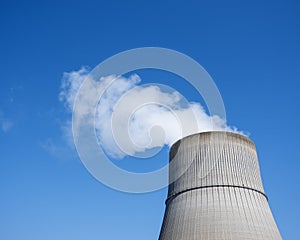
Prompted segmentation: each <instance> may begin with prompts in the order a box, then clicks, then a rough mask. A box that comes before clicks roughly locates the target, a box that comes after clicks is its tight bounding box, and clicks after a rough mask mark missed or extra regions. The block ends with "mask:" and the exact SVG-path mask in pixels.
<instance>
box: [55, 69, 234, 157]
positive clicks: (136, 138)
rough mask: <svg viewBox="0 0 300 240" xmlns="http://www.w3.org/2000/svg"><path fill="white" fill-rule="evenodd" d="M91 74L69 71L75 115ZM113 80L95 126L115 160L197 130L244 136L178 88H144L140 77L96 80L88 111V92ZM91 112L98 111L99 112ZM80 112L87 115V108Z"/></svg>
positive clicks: (66, 82)
mask: <svg viewBox="0 0 300 240" xmlns="http://www.w3.org/2000/svg"><path fill="white" fill-rule="evenodd" d="M88 73H89V71H88V69H87V68H85V67H83V68H81V69H80V70H79V71H73V72H70V73H64V76H63V80H62V85H61V91H60V95H59V97H60V100H61V101H62V102H63V103H64V104H65V106H66V108H67V109H68V110H69V111H72V109H73V105H74V101H75V98H76V94H77V92H78V90H79V88H80V86H81V84H82V82H83V81H84V80H85V78H86V76H87V75H88ZM112 79H114V81H113V83H112V84H111V85H110V86H109V88H107V89H106V91H105V93H104V94H103V96H102V97H101V99H100V100H99V104H98V107H97V111H96V115H95V128H96V133H97V137H98V139H99V141H100V143H101V145H102V147H103V148H104V150H105V151H106V152H107V153H108V154H109V155H110V156H112V157H114V158H122V157H124V156H125V155H132V156H133V155H135V154H136V153H141V152H145V151H147V150H150V149H153V148H155V147H162V146H163V145H165V144H166V145H169V146H170V145H172V144H173V143H174V142H175V141H177V140H178V139H180V138H182V137H185V136H187V135H189V134H193V133H196V132H205V131H212V130H214V131H231V132H238V131H237V129H236V128H235V127H230V126H228V125H227V124H226V122H225V120H224V119H222V118H220V117H219V116H216V115H215V116H209V115H208V114H207V113H206V112H205V110H204V108H203V107H202V106H201V105H200V103H188V102H186V100H185V99H184V97H183V96H182V95H180V94H179V93H178V92H176V91H174V90H172V91H171V90H170V89H168V90H167V91H166V90H165V89H164V88H163V87H161V86H159V85H138V84H139V83H140V82H141V79H140V77H139V76H138V75H136V74H133V75H131V76H130V77H129V78H125V77H123V76H115V75H111V76H107V77H103V78H101V79H100V80H99V81H94V82H93V84H91V85H90V87H89V88H88V90H87V92H86V94H87V98H86V99H85V101H86V103H85V106H88V108H87V109H89V98H88V94H89V93H91V92H95V91H97V92H102V90H103V89H104V87H105V86H106V83H107V82H108V81H111V80H112ZM90 106H91V108H92V105H90ZM78 111H81V110H80V109H79V110H78ZM88 111H90V113H92V112H94V109H89V110H88ZM191 113H192V116H191ZM80 114H86V113H85V112H83V110H82V112H80ZM86 124H94V122H91V123H86ZM70 131H71V129H70Z"/></svg>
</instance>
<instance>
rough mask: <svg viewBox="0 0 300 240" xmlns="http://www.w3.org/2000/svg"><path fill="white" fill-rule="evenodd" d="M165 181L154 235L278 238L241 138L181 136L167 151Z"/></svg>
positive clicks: (192, 239) (253, 159)
mask: <svg viewBox="0 0 300 240" xmlns="http://www.w3.org/2000/svg"><path fill="white" fill-rule="evenodd" d="M173 179H175V181H174V182H173ZM169 181H170V182H171V184H170V185H169V191H168V199H167V200H166V211H165V216H164V220H163V225H162V228H161V232H160V236H159V240H206V239H207V240H220V239H228V240H229V239H239V240H240V239H249V240H250V239H253V240H254V239H255V240H257V239H261V240H268V239H270V240H276V239H281V236H280V233H279V231H278V229H277V226H276V223H275V221H274V219H273V216H272V213H271V210H270V208H269V205H268V200H267V198H266V196H265V195H264V189H263V186H262V181H261V177H260V170H259V164H258V159H257V154H256V149H255V145H254V144H253V142H252V141H251V140H250V139H248V138H247V137H244V136H242V135H239V134H235V133H225V132H207V133H199V134H195V135H191V136H188V137H185V138H183V139H182V140H180V141H178V142H177V143H175V144H174V145H173V146H172V148H171V150H170V173H169Z"/></svg>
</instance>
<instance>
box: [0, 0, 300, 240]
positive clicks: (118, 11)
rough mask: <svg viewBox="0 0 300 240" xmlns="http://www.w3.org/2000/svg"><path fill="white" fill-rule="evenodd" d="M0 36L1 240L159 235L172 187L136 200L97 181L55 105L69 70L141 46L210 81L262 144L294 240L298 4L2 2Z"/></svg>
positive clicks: (267, 178) (231, 115)
mask: <svg viewBox="0 0 300 240" xmlns="http://www.w3.org/2000/svg"><path fill="white" fill-rule="evenodd" d="M0 34H1V35H0V68H1V88H0V97H1V98H0V123H1V129H0V213H1V214H0V238H1V239H5V240H17V239H23V240H27V239H28V240H35V239H37V240H40V239H44V240H47V239H51V240H52V239H56V240H60V239H62V240H66V239H72V240H81V239H82V240H83V239H84V240H85V239H89V240H93V239H107V240H108V239H130V240H135V239H136V240H141V239H143V240H153V239H157V237H158V234H159V230H160V226H161V222H162V217H163V212H164V200H165V198H166V193H167V192H166V189H162V190H160V191H156V192H153V193H148V194H140V195H134V194H128V193H122V192H117V191H115V190H111V189H109V188H107V187H106V186H104V185H102V184H101V183H99V182H98V181H96V180H95V179H94V178H93V177H92V176H91V175H90V174H89V173H88V172H87V170H86V169H85V168H84V167H83V165H82V164H81V162H80V160H79V158H78V157H77V155H76V153H75V152H73V151H72V149H70V148H69V147H68V145H67V144H66V142H65V141H64V139H63V137H62V131H61V126H62V123H63V122H65V121H66V118H67V117H68V116H67V113H66V111H65V109H64V106H63V105H62V103H61V102H59V100H58V94H59V88H60V84H61V79H62V74H63V72H70V71H73V70H78V69H80V68H81V66H83V65H86V66H90V67H91V68H93V67H95V66H96V65H97V64H99V63H100V62H101V61H103V60H104V59H106V58H107V57H110V56H112V55H114V54H116V53H118V52H120V51H124V50H127V49H131V48H136V47H146V46H157V47H166V48H171V49H174V50H177V51H180V52H182V53H185V54H187V55H189V56H191V57H192V58H194V59H195V60H197V61H198V62H199V63H200V64H202V65H203V66H204V67H205V68H206V70H207V71H208V72H209V73H210V74H211V76H212V77H213V79H214V80H215V82H216V84H217V86H218V88H219V90H220V92H221V94H222V97H223V100H224V103H225V107H226V113H227V120H228V122H229V124H231V125H235V126H238V127H239V128H240V129H242V130H246V131H248V132H250V133H251V135H250V138H251V139H252V140H253V141H254V142H255V143H256V145H257V149H258V154H259V160H260V166H261V171H262V177H263V182H264V186H265V190H266V193H267V195H268V196H269V203H270V206H271V209H272V212H273V214H274V217H275V219H276V221H277V224H278V227H279V229H280V231H281V233H282V236H283V238H284V239H290V240H291V239H295V240H296V239H299V231H298V229H299V222H300V219H299V218H300V217H299V216H300V207H299V202H300V191H299V185H298V184H299V180H300V177H299V170H300V161H299V160H300V151H299V147H300V146H299V134H300V127H299V123H300V112H299V105H300V97H299V88H300V70H299V69H300V44H299V43H300V4H299V2H298V1H296V0H294V1H292V0H286V1H283V0H282V1H277V0H274V1H255V0H254V1H170V0H168V1H147V2H146V1H143V2H142V1H137V0H135V1H132V0H131V1H89V0H86V1H58V0H57V1H14V0H3V1H1V3H0ZM174 87H176V86H174ZM192 98H193V96H192ZM194 100H195V99H194ZM165 157H167V155H166V154H165Z"/></svg>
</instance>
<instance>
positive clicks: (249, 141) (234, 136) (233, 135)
mask: <svg viewBox="0 0 300 240" xmlns="http://www.w3.org/2000/svg"><path fill="white" fill-rule="evenodd" d="M212 135H214V136H218V135H219V136H220V135H223V136H224V135H225V136H229V137H233V138H236V139H240V140H243V141H246V142H248V143H250V144H251V145H253V147H255V144H254V142H253V141H252V140H251V139H250V138H249V137H247V136H245V135H243V134H240V133H235V132H228V131H207V132H198V133H193V134H191V135H188V136H185V137H183V138H181V139H179V140H177V141H176V142H175V143H174V144H173V145H172V146H171V148H170V150H171V149H172V148H174V147H176V146H178V144H179V143H180V142H182V141H186V140H188V139H190V138H193V137H197V136H198V137H201V136H203V137H204V136H212Z"/></svg>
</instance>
